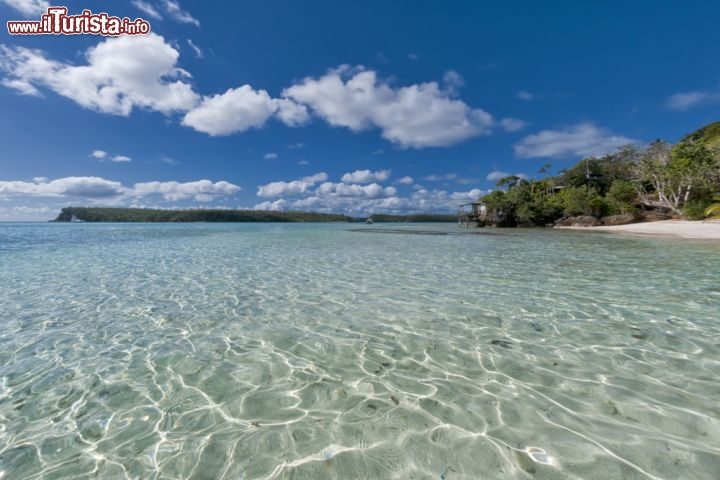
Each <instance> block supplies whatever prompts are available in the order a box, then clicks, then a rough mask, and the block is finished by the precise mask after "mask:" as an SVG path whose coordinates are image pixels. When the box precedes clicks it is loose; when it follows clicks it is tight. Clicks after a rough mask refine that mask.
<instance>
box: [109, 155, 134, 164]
mask: <svg viewBox="0 0 720 480" xmlns="http://www.w3.org/2000/svg"><path fill="white" fill-rule="evenodd" d="M112 161H113V162H119V163H122V162H130V161H132V158H130V157H128V156H127V155H115V156H114V157H112Z"/></svg>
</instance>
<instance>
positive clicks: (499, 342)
mask: <svg viewBox="0 0 720 480" xmlns="http://www.w3.org/2000/svg"><path fill="white" fill-rule="evenodd" d="M490 344H491V345H497V346H498V347H502V348H507V349H508V350H510V349H511V348H512V343H510V342H508V341H506V340H493V341H491V342H490Z"/></svg>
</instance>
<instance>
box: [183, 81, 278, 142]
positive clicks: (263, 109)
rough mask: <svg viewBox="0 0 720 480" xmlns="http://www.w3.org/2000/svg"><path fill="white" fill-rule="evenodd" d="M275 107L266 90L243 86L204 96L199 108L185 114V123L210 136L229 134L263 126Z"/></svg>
mask: <svg viewBox="0 0 720 480" xmlns="http://www.w3.org/2000/svg"><path fill="white" fill-rule="evenodd" d="M276 108H277V107H276V105H275V103H274V102H273V100H272V98H270V95H268V93H267V92H266V91H265V90H254V89H253V88H252V87H251V86H250V85H243V86H242V87H240V88H231V89H229V90H228V91H227V92H225V93H223V94H220V95H213V96H211V97H205V98H204V99H203V101H202V103H201V104H200V105H199V106H198V107H197V108H195V109H193V110H190V111H189V112H188V113H187V114H186V115H185V117H184V118H183V120H182V124H183V125H186V126H188V127H192V128H194V129H195V130H197V131H199V132H203V133H207V134H208V135H211V136H218V135H230V134H231V133H236V132H244V131H245V130H247V129H249V128H259V127H261V126H262V125H263V124H264V123H265V121H266V120H267V119H268V118H269V117H270V116H271V115H272V114H273V113H275V110H276Z"/></svg>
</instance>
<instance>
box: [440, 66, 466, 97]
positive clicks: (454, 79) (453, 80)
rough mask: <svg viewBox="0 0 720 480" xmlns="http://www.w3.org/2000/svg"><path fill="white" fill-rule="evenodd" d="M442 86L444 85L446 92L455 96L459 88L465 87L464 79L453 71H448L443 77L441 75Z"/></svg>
mask: <svg viewBox="0 0 720 480" xmlns="http://www.w3.org/2000/svg"><path fill="white" fill-rule="evenodd" d="M443 84H445V89H447V91H448V92H450V93H451V94H453V95H457V93H458V91H459V90H460V87H462V86H463V85H465V79H463V77H462V76H460V74H459V73H457V72H456V71H455V70H448V71H447V72H445V75H443Z"/></svg>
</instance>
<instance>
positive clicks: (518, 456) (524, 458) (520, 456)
mask: <svg viewBox="0 0 720 480" xmlns="http://www.w3.org/2000/svg"><path fill="white" fill-rule="evenodd" d="M513 453H514V454H515V461H517V463H518V465H519V466H520V468H522V469H523V470H524V471H526V472H527V473H535V471H536V470H535V462H534V461H533V459H532V458H531V457H530V455H528V454H527V452H524V451H522V450H515V451H514V452H513Z"/></svg>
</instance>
